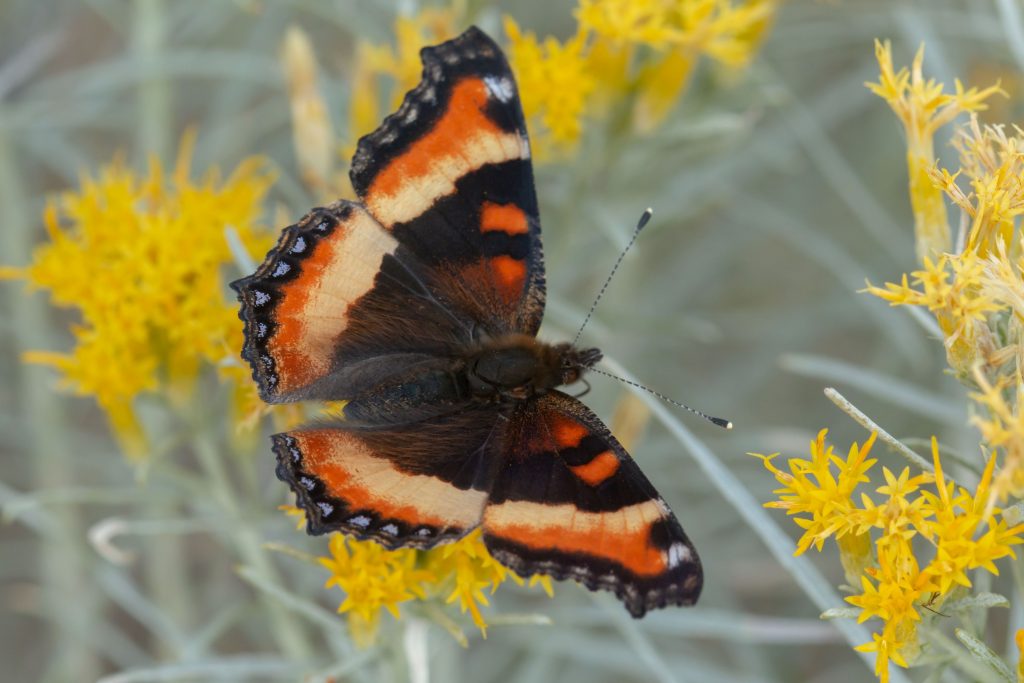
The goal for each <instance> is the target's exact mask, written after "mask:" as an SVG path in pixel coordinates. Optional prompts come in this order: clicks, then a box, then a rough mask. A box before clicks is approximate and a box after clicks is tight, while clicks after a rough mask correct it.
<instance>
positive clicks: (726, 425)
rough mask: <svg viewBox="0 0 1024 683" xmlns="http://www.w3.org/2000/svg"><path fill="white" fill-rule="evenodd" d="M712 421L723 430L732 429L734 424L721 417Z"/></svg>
mask: <svg viewBox="0 0 1024 683" xmlns="http://www.w3.org/2000/svg"><path fill="white" fill-rule="evenodd" d="M711 421H712V422H713V423H715V424H716V425H718V426H719V427H721V428H722V429H732V422H731V421H729V420H723V419H722V418H720V417H713V418H711Z"/></svg>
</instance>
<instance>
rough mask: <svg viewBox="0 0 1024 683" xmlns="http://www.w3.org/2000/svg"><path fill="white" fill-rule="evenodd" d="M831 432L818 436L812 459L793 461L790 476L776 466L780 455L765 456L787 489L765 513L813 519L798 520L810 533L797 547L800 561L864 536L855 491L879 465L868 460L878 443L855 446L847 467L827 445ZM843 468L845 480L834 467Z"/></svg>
mask: <svg viewBox="0 0 1024 683" xmlns="http://www.w3.org/2000/svg"><path fill="white" fill-rule="evenodd" d="M827 435H828V430H827V429H822V430H821V431H820V432H818V437H817V439H815V440H814V441H813V442H811V459H810V460H804V459H801V458H792V459H790V460H789V461H788V463H787V466H788V468H789V472H785V471H783V470H781V469H779V468H777V467H776V466H775V465H774V464H773V463H772V460H773V459H774V458H775V457H776V456H778V453H774V454H772V455H768V456H765V455H759V454H757V453H752V454H751V455H754V456H756V457H759V458H761V460H762V461H763V463H764V466H765V468H767V469H768V471H770V472H771V473H772V474H774V475H775V478H776V479H777V480H778V481H779V482H780V483H782V484H784V486H783V487H782V488H779V489H776V490H775V491H774V493H776V494H778V495H779V499H780V500H778V501H774V502H770V503H765V507H770V508H780V509H783V510H786V514H787V515H802V514H803V515H810V518H806V517H797V518H796V519H795V520H793V521H794V522H795V523H796V524H797V525H798V526H800V527H801V528H802V529H804V534H803V536H801V538H800V541H799V542H798V543H797V548H796V553H794V554H796V555H801V554H803V553H804V552H806V550H807V549H808V548H809V547H811V545H814V546H815V548H817V549H818V550H819V551H820V550H821V548H822V545H823V544H824V543H825V540H826V539H827V538H828V537H829V536H838V537H841V536H843V535H845V534H847V533H849V532H856V533H862V530H861V529H858V528H857V526H858V525H857V520H855V519H853V518H852V517H851V513H852V512H853V510H854V509H855V507H856V506H855V505H854V503H853V502H852V500H851V496H852V495H853V491H854V489H855V488H856V487H857V484H858V483H860V482H865V481H868V477H867V471H868V470H869V469H871V466H872V465H874V464H875V462H877V461H876V460H875V459H874V458H871V459H868V454H869V453H870V452H871V447H872V446H873V445H874V443H875V435H874V434H872V435H871V438H869V439H868V440H867V441H866V442H865V443H864V446H863V447H859V446H858V445H857V444H853V445H852V446H851V447H850V452H849V455H848V456H847V458H846V460H845V461H844V460H843V459H842V458H840V457H839V456H837V455H836V454H835V453H834V452H833V449H832V446H831V445H826V444H825V437H826V436H827ZM837 463H841V467H840V472H839V476H838V477H836V476H834V475H833V473H832V467H833V465H836V464H837Z"/></svg>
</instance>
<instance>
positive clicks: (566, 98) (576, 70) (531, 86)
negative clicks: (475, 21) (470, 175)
mask: <svg viewBox="0 0 1024 683" xmlns="http://www.w3.org/2000/svg"><path fill="white" fill-rule="evenodd" d="M505 33H506V34H507V35H508V39H509V43H510V44H509V51H508V52H509V62H510V63H511V65H512V70H513V71H514V72H515V74H516V80H517V81H518V82H519V96H520V98H521V100H522V103H523V112H524V113H525V115H526V116H527V118H529V119H531V120H532V121H534V122H535V125H533V126H532V127H531V133H532V138H533V145H532V151H533V153H534V156H536V157H538V158H540V159H542V160H543V159H544V157H545V156H548V155H549V153H550V152H552V151H557V150H565V149H567V148H569V147H571V146H572V145H573V144H574V143H575V142H576V141H577V140H579V137H580V134H581V132H582V130H583V123H582V122H583V117H584V115H585V114H586V110H587V102H588V98H589V97H590V94H591V93H592V92H593V90H594V87H595V85H596V75H595V74H594V73H592V72H591V71H590V70H589V69H588V62H587V57H586V34H585V33H583V32H582V31H577V33H576V35H575V36H573V37H572V38H571V39H569V40H567V41H566V42H565V43H559V42H558V41H557V40H555V39H554V38H550V37H549V38H547V39H545V40H544V42H543V43H541V42H540V41H539V40H538V39H537V36H536V35H534V34H533V33H532V32H529V31H528V32H526V33H524V32H523V31H521V30H520V28H519V25H518V24H517V23H516V22H515V20H514V19H513V18H512V17H509V16H506V17H505ZM537 123H539V124H541V125H540V126H538V125H536V124H537Z"/></svg>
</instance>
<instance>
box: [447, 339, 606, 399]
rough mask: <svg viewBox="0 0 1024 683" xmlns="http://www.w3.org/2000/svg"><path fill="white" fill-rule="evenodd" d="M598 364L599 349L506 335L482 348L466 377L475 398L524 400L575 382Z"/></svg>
mask: <svg viewBox="0 0 1024 683" xmlns="http://www.w3.org/2000/svg"><path fill="white" fill-rule="evenodd" d="M599 360H601V352H600V351H599V350H598V349H577V348H575V347H574V346H572V344H565V343H563V344H546V343H544V342H541V341H538V340H537V339H535V338H534V337H530V336H527V335H507V336H505V337H501V338H497V339H490V340H487V341H486V342H484V343H483V344H481V346H480V347H479V348H478V349H477V350H476V351H475V352H474V353H473V354H472V355H471V356H470V357H469V359H468V362H467V364H466V377H467V379H468V382H469V388H470V391H471V392H472V395H473V396H474V398H479V399H485V400H507V399H516V400H524V399H528V398H531V397H533V396H537V395H541V394H545V393H547V392H548V391H549V390H551V389H554V388H555V387H558V386H561V385H563V384H572V383H574V382H576V381H577V380H579V378H580V376H581V375H582V374H583V372H584V371H585V370H586V369H588V368H590V367H593V365H594V364H595V363H597V362H598V361H599Z"/></svg>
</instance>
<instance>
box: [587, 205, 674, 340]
mask: <svg viewBox="0 0 1024 683" xmlns="http://www.w3.org/2000/svg"><path fill="white" fill-rule="evenodd" d="M653 215H654V209H651V208H648V209H646V210H645V211H644V213H643V215H642V216H640V220H639V221H637V223H636V229H635V230H634V231H633V236H632V237H631V238H630V240H629V244H627V245H626V248H625V249H623V250H622V253H621V254H619V258H618V259H617V260H616V261H615V265H614V266H612V272H610V273H608V277H607V278H606V279H605V281H604V284H603V285H601V291H599V292H598V293H597V296H596V297H595V298H594V303H592V304H591V305H590V310H589V311H587V317H586V318H584V319H583V324H582V325H580V329H579V331H578V332H576V337H575V338H574V339H573V340H572V345H573V346H576V342H578V341H579V340H580V335H581V334H583V328H584V327H586V326H587V323H588V322H590V318H591V316H593V315H594V310H595V309H596V308H597V302H599V301H600V300H601V297H602V296H604V290H606V289H608V283H610V282H611V281H612V277H614V276H615V271H617V270H618V269H619V264H620V263H622V259H624V258H625V257H626V252H628V251H629V249H630V247H632V246H633V243H634V242H636V238H637V236H638V235H639V234H640V231H641V230H643V229H644V226H645V225H647V222H648V221H650V220H651V216H653Z"/></svg>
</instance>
